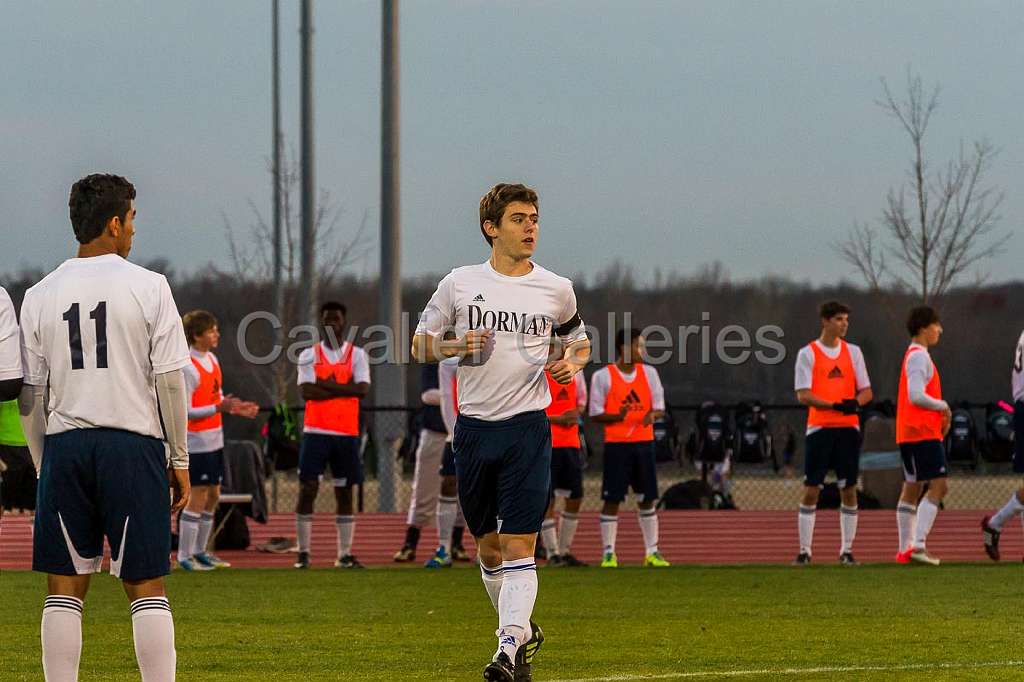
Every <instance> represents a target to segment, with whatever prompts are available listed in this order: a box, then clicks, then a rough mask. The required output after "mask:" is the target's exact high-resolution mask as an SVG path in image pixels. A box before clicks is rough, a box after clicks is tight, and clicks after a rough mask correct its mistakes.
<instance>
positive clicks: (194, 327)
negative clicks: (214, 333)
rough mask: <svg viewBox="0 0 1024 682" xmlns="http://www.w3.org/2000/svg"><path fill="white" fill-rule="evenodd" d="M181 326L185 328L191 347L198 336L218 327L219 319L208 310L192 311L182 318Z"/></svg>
mask: <svg viewBox="0 0 1024 682" xmlns="http://www.w3.org/2000/svg"><path fill="white" fill-rule="evenodd" d="M181 324H182V325H183V326H184V327H185V338H186V339H188V345H190V346H191V345H192V344H193V343H194V342H195V340H196V337H197V336H202V335H203V334H205V333H206V332H207V331H209V330H210V329H213V328H214V327H216V326H217V318H216V317H214V316H213V313H211V312H208V311H206V310H191V311H189V312H187V313H185V314H184V315H183V316H182V318H181Z"/></svg>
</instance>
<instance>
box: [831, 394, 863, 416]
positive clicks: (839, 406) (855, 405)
mask: <svg viewBox="0 0 1024 682" xmlns="http://www.w3.org/2000/svg"><path fill="white" fill-rule="evenodd" d="M832 409H833V410H837V411H839V412H842V413H843V414H857V413H858V412H860V403H859V402H857V399H856V398H847V399H846V400H842V401H840V402H838V403H832Z"/></svg>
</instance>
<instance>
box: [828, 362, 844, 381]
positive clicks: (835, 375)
mask: <svg viewBox="0 0 1024 682" xmlns="http://www.w3.org/2000/svg"><path fill="white" fill-rule="evenodd" d="M828 378H829V379H842V378H843V370H841V369H839V365H836V366H835V367H833V368H832V371H831V372H829V373H828Z"/></svg>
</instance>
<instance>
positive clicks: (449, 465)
mask: <svg viewBox="0 0 1024 682" xmlns="http://www.w3.org/2000/svg"><path fill="white" fill-rule="evenodd" d="M441 475H442V476H456V475H458V472H457V471H456V469H455V451H454V450H452V444H451V443H450V442H448V443H445V444H444V454H442V455H441Z"/></svg>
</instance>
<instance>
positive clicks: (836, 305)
mask: <svg viewBox="0 0 1024 682" xmlns="http://www.w3.org/2000/svg"><path fill="white" fill-rule="evenodd" d="M818 313H819V314H820V315H821V319H823V320H831V319H832V318H833V317H835V316H836V315H849V314H850V308H849V306H847V305H846V304H844V303H840V302H839V301H825V302H824V303H822V304H821V308H819V309H818Z"/></svg>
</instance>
